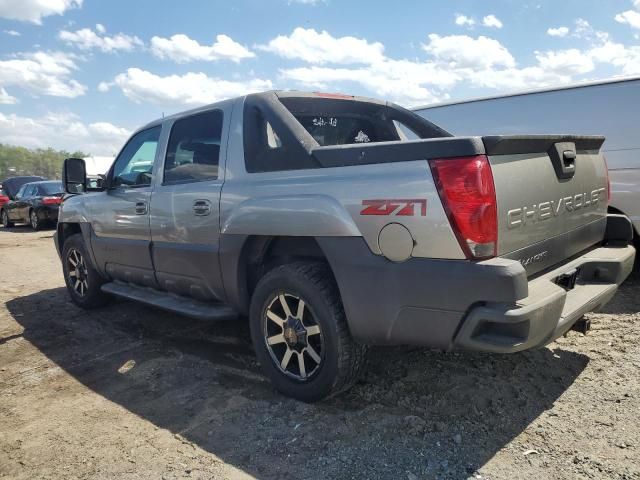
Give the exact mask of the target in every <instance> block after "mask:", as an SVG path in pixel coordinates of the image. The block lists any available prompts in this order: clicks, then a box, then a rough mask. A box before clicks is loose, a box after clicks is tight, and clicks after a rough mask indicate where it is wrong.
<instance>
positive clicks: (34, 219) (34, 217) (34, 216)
mask: <svg viewBox="0 0 640 480" xmlns="http://www.w3.org/2000/svg"><path fill="white" fill-rule="evenodd" d="M29 223H30V224H31V228H32V229H33V230H34V231H36V232H37V231H38V230H40V229H42V222H40V219H39V218H38V213H37V212H36V211H35V210H31V211H30V212H29Z"/></svg>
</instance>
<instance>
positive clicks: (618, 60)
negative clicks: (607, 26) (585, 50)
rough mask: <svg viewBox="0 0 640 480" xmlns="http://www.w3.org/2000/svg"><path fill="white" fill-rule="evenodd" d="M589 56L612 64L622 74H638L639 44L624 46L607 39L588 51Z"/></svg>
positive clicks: (639, 69)
mask: <svg viewBox="0 0 640 480" xmlns="http://www.w3.org/2000/svg"><path fill="white" fill-rule="evenodd" d="M589 55H590V57H591V58H592V59H593V60H594V61H596V62H599V63H605V64H610V65H613V66H614V67H617V68H619V69H620V71H621V73H622V74H624V75H637V74H640V46H631V47H626V46H625V45H623V44H621V43H615V42H612V41H609V40H607V41H606V42H604V43H603V44H602V45H600V46H597V47H594V48H592V49H591V50H590V51H589Z"/></svg>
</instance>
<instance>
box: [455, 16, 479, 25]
mask: <svg viewBox="0 0 640 480" xmlns="http://www.w3.org/2000/svg"><path fill="white" fill-rule="evenodd" d="M475 24H476V21H475V20H474V19H473V18H471V17H467V16H466V15H460V14H458V15H456V25H459V26H460V27H473V26H474V25H475Z"/></svg>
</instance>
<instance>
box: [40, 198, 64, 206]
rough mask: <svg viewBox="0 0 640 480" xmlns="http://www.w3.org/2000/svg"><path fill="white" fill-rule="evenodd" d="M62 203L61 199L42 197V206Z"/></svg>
mask: <svg viewBox="0 0 640 480" xmlns="http://www.w3.org/2000/svg"><path fill="white" fill-rule="evenodd" d="M61 203H62V197H42V204H43V205H60V204H61Z"/></svg>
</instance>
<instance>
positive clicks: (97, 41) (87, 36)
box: [58, 24, 144, 53]
mask: <svg viewBox="0 0 640 480" xmlns="http://www.w3.org/2000/svg"><path fill="white" fill-rule="evenodd" d="M96 27H97V31H98V33H96V32H94V31H93V30H91V29H90V28H83V29H81V30H77V31H75V32H69V31H67V30H62V31H61V32H60V33H59V34H58V38H60V40H62V41H64V42H65V43H67V45H73V46H75V47H77V48H79V49H80V50H93V49H97V50H101V51H102V52H105V53H113V52H117V51H124V52H130V51H132V50H133V49H135V48H136V47H141V46H143V45H144V43H143V42H142V40H140V39H139V38H138V37H136V36H130V35H125V34H124V33H118V34H117V35H113V36H111V37H110V36H108V35H104V33H105V32H106V29H105V28H104V26H103V25H100V24H98V25H97V26H96Z"/></svg>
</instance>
